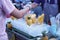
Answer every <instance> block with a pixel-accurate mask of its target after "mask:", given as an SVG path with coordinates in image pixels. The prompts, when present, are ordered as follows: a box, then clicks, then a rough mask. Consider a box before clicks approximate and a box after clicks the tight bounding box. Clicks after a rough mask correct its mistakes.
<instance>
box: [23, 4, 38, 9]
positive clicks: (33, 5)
mask: <svg viewBox="0 0 60 40" xmlns="http://www.w3.org/2000/svg"><path fill="white" fill-rule="evenodd" d="M37 5H38V4H37V3H31V4H26V5H25V6H24V8H26V7H29V8H30V9H31V8H35V7H37Z"/></svg>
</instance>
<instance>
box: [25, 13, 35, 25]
mask: <svg viewBox="0 0 60 40" xmlns="http://www.w3.org/2000/svg"><path fill="white" fill-rule="evenodd" d="M25 20H26V22H27V24H28V25H32V24H33V23H35V22H36V15H35V14H28V15H26V16H25Z"/></svg>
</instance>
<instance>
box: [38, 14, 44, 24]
mask: <svg viewBox="0 0 60 40" xmlns="http://www.w3.org/2000/svg"><path fill="white" fill-rule="evenodd" d="M43 22H44V14H42V15H41V16H39V17H38V23H39V24H43Z"/></svg>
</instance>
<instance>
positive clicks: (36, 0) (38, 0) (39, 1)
mask: <svg viewBox="0 0 60 40" xmlns="http://www.w3.org/2000/svg"><path fill="white" fill-rule="evenodd" d="M34 2H36V3H38V4H39V3H43V4H44V3H45V0H34Z"/></svg>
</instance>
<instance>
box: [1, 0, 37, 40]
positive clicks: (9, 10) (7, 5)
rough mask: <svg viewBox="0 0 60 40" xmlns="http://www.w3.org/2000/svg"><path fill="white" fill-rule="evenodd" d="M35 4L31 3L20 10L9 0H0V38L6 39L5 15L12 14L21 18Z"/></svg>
mask: <svg viewBox="0 0 60 40" xmlns="http://www.w3.org/2000/svg"><path fill="white" fill-rule="evenodd" d="M36 6H37V4H34V3H32V4H31V5H30V6H26V7H25V8H24V9H22V10H18V9H16V8H15V7H14V5H13V4H12V2H11V1H10V0H0V40H8V37H7V33H6V31H5V30H6V27H5V23H4V22H5V19H6V16H5V15H12V16H15V17H16V18H21V17H23V16H24V14H26V13H27V12H28V11H29V10H30V8H34V7H36Z"/></svg>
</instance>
